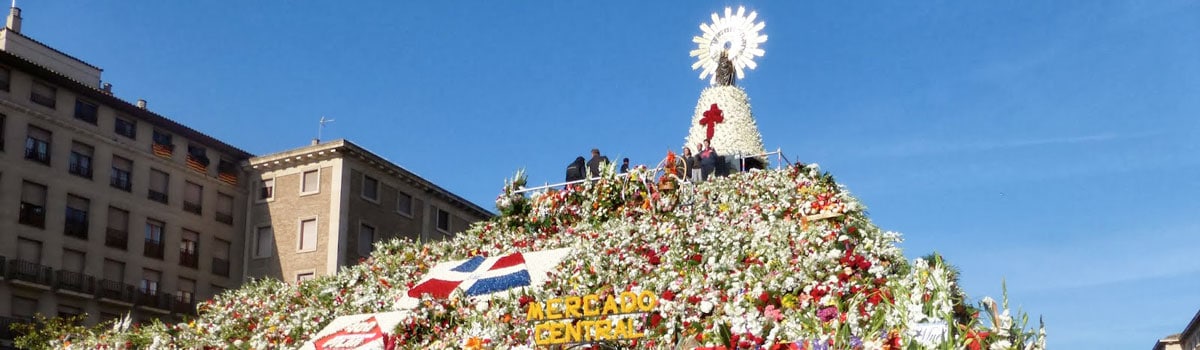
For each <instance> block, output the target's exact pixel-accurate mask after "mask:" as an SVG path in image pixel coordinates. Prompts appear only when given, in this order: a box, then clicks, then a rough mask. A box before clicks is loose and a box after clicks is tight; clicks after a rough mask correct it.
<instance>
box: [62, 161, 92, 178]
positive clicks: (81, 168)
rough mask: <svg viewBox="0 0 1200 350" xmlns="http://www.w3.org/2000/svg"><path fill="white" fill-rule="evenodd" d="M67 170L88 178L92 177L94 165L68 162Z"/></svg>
mask: <svg viewBox="0 0 1200 350" xmlns="http://www.w3.org/2000/svg"><path fill="white" fill-rule="evenodd" d="M67 172H69V173H71V174H72V175H77V176H79V177H83V178H87V179H91V178H92V167H91V166H87V165H83V164H78V163H71V164H68V165H67Z"/></svg>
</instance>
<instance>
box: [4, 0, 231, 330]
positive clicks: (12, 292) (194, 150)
mask: <svg viewBox="0 0 1200 350" xmlns="http://www.w3.org/2000/svg"><path fill="white" fill-rule="evenodd" d="M19 29H20V14H19V10H17V9H13V13H12V14H10V16H9V21H8V24H7V26H6V27H5V28H3V29H0V269H2V273H0V275H2V276H3V278H4V281H3V282H0V316H3V317H5V318H4V319H2V322H0V327H3V329H2V330H0V333H7V323H10V322H12V321H13V320H14V319H26V318H29V317H31V316H32V315H33V314H43V315H49V316H56V315H73V314H81V313H87V314H88V315H89V316H88V321H89V322H90V323H94V322H98V321H100V320H102V319H106V318H113V317H117V316H118V315H123V314H125V313H127V312H130V311H132V314H133V317H135V318H136V319H148V318H176V317H178V316H179V315H181V314H185V313H191V312H193V310H194V309H195V308H194V304H195V303H196V301H197V300H201V299H204V298H208V297H210V296H212V295H213V294H215V293H218V292H220V291H222V290H224V289H228V288H234V287H237V286H238V285H239V284H240V283H241V281H242V278H243V275H244V273H243V270H242V268H243V261H242V254H241V252H242V251H243V250H244V246H243V244H244V243H243V242H244V239H243V238H242V233H243V232H244V231H245V228H244V225H245V214H244V213H245V209H246V203H247V198H248V196H247V194H248V192H249V191H248V189H247V187H246V185H245V184H244V183H242V181H243V180H242V179H243V178H244V177H245V176H244V175H243V174H242V171H241V170H240V168H239V167H238V164H239V163H241V162H243V161H245V160H246V159H247V158H249V157H250V154H248V153H247V152H245V151H242V150H240V149H238V148H236V147H233V146H230V145H228V144H225V143H223V142H221V141H219V140H216V139H214V138H212V137H209V136H207V135H205V134H203V133H200V132H198V131H196V130H193V129H190V128H188V127H186V126H183V125H180V124H179V123H176V122H174V121H171V120H170V119H167V118H165V117H163V116H160V115H158V114H156V113H154V112H151V111H149V110H147V109H146V108H145V104H144V103H138V104H137V105H135V104H130V103H128V102H125V101H123V100H120V99H118V98H115V97H113V95H112V94H111V89H110V87H109V85H101V82H100V73H101V70H100V68H97V67H95V66H92V65H90V64H87V63H86V62H83V61H81V60H79V59H76V58H74V57H71V56H68V55H66V54H64V53H61V52H59V51H57V50H55V49H53V48H51V47H49V46H46V45H43V44H41V43H39V42H37V41H35V40H33V39H30V38H28V37H26V36H24V35H23V34H21V33H20V30H19Z"/></svg>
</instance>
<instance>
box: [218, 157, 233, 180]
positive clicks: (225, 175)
mask: <svg viewBox="0 0 1200 350" xmlns="http://www.w3.org/2000/svg"><path fill="white" fill-rule="evenodd" d="M233 164H234V163H233V161H230V160H226V159H221V160H220V161H217V179H218V180H221V181H222V182H224V183H227V184H230V185H237V183H238V175H237V167H236V166H234V165H233Z"/></svg>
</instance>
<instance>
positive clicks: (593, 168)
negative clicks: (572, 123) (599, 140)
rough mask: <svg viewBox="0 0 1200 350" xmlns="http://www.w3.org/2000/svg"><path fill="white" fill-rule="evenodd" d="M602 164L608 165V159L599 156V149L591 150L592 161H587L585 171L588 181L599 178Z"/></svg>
mask: <svg viewBox="0 0 1200 350" xmlns="http://www.w3.org/2000/svg"><path fill="white" fill-rule="evenodd" d="M604 164H608V157H605V156H602V155H600V149H599V148H593V149H592V159H588V161H587V170H588V174H587V177H588V178H589V179H590V178H593V177H597V176H600V166H602V165H604Z"/></svg>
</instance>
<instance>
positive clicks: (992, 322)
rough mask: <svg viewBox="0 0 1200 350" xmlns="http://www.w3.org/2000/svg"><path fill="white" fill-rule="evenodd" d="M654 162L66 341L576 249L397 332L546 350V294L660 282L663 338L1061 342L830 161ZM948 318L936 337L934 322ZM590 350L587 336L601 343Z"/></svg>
mask: <svg viewBox="0 0 1200 350" xmlns="http://www.w3.org/2000/svg"><path fill="white" fill-rule="evenodd" d="M656 175H657V174H654V173H652V172H650V171H648V170H645V169H644V168H639V169H635V170H633V171H631V173H630V174H629V175H627V176H618V175H615V174H613V173H612V169H611V168H609V169H606V170H605V171H604V174H603V176H602V178H601V179H600V180H598V181H593V182H587V183H583V184H581V185H578V186H571V187H567V188H565V189H562V190H558V191H550V192H545V193H539V194H534V195H530V196H526V195H522V194H518V193H516V192H518V190H519V189H520V188H521V186H522V185H523V184H524V179H523V176H521V175H520V174H518V176H517V178H516V179H515V180H513V181H510V182H509V183H508V184H507V185H506V186H505V187H504V192H503V193H502V194H501V195H500V196H499V197H498V199H497V207H498V209H499V210H500V213H501V215H500V216H498V217H496V218H494V219H492V220H489V221H486V222H481V223H478V224H475V225H474V226H472V227H471V228H470V229H469V230H467V231H465V232H463V233H461V234H459V235H458V236H457V237H456V238H454V239H451V240H447V241H443V242H433V243H429V244H425V245H421V244H417V243H415V242H412V241H406V240H396V241H390V242H384V243H380V244H378V245H377V246H376V250H375V252H374V254H373V255H372V256H371V257H370V258H369V259H366V260H365V261H363V262H362V263H360V264H358V265H355V266H352V267H347V268H345V269H343V270H342V271H341V272H339V273H338V274H336V275H334V276H327V277H322V278H318V279H316V280H312V281H307V282H304V283H300V284H298V285H293V284H287V283H283V282H279V281H276V280H272V279H267V280H259V281H254V282H251V283H249V284H248V285H246V286H244V287H242V288H240V289H237V290H231V291H228V292H226V293H224V294H222V295H220V296H218V297H217V298H215V299H214V300H212V301H209V302H206V303H204V304H201V305H200V306H199V308H198V316H196V317H195V318H194V319H191V320H187V321H186V322H181V323H177V324H164V323H160V322H154V323H149V324H142V325H133V326H131V325H128V324H127V323H121V322H117V324H115V325H102V326H100V327H97V328H95V329H91V330H78V329H76V330H74V331H72V332H62V333H58V334H55V335H54V337H53V339H51V340H50V344H47V347H49V348H78V349H91V348H97V347H105V348H110V349H111V348H153V349H167V348H187V349H192V348H213V349H217V348H220V349H225V348H234V349H293V348H298V347H300V345H301V344H302V343H303V342H304V341H306V340H308V339H310V338H312V336H313V335H314V334H315V333H316V332H318V331H319V330H321V328H322V327H323V326H325V325H326V324H328V323H329V322H330V320H332V319H333V318H335V317H338V316H341V315H351V314H360V313H370V312H383V311H392V310H395V309H396V307H397V306H396V305H397V304H398V302H399V301H400V300H402V299H404V298H406V297H407V296H406V292H407V291H408V290H409V288H412V287H413V286H414V284H416V283H417V282H418V281H420V280H421V278H422V277H423V276H424V275H425V273H426V272H427V271H429V270H430V268H431V267H432V266H434V265H435V264H437V263H439V262H442V261H452V260H461V259H468V258H470V257H473V256H501V255H503V254H507V253H510V252H513V251H537V250H546V249H559V248H570V249H571V251H572V253H571V254H569V255H567V256H565V257H564V258H562V260H561V263H559V264H558V265H557V268H556V269H554V270H553V271H551V272H550V273H549V275H548V276H547V278H546V279H545V281H544V282H542V283H539V284H540V285H538V286H535V287H536V288H530V289H526V290H523V291H522V292H520V293H510V294H507V295H499V296H495V297H492V298H489V299H487V300H478V299H472V298H466V297H462V295H461V294H460V293H456V294H455V295H451V296H450V297H449V298H443V299H438V298H433V297H430V296H429V295H425V296H424V297H423V298H421V299H420V300H419V302H418V303H417V304H416V305H415V307H414V308H413V309H412V310H411V313H410V314H409V316H408V317H407V319H406V320H404V321H403V322H401V323H400V325H399V326H397V327H395V329H394V335H392V336H390V337H389V338H388V339H387V344H389V346H393V347H395V348H404V349H443V348H465V349H492V348H494V349H513V348H518V349H529V348H540V347H538V346H536V345H534V343H533V337H534V335H533V334H532V333H533V332H532V331H531V330H532V329H533V328H534V327H533V324H532V322H530V321H527V320H526V315H527V312H528V310H529V309H530V307H529V306H530V304H532V303H537V302H538V301H541V300H547V299H550V298H555V297H561V296H570V295H576V296H578V295H586V294H594V295H611V294H614V293H620V292H623V291H635V292H641V291H650V292H653V293H654V294H656V295H658V298H659V299H658V304H657V306H656V307H655V308H654V309H653V310H652V311H650V312H648V313H646V314H644V315H643V316H644V317H642V318H641V319H639V320H638V324H639V327H640V329H639V331H640V332H641V333H643V334H644V335H645V336H644V337H642V338H640V339H635V340H626V341H623V342H617V343H615V344H609V345H616V346H621V347H625V348H639V349H640V348H647V349H695V348H707V349H720V348H727V349H734V348H742V349H758V348H765V349H897V348H905V349H908V348H970V349H979V348H1013V349H1030V348H1043V347H1044V332H1042V333H1035V332H1034V331H1032V330H1027V329H1026V327H1025V326H1026V325H1025V322H1026V321H1027V319H1022V318H1020V317H1017V318H1016V321H1017V322H1014V317H1013V316H1012V315H1010V314H1009V312H1008V310H1007V305H1006V304H1007V303H1005V305H1004V306H1003V307H1000V306H997V305H996V303H994V302H991V301H990V299H986V298H985V300H984V302H983V303H982V309H984V310H985V312H983V313H982V314H983V316H982V317H980V316H979V314H980V313H979V312H974V313H971V312H967V313H963V312H962V311H963V309H966V310H968V311H969V310H971V307H969V306H964V305H961V304H960V301H961V300H962V299H961V298H962V296H961V295H957V294H959V293H960V292H957V288H956V287H955V286H954V285H953V283H954V282H953V281H954V278H953V276H952V271H951V270H948V269H947V268H946V265H945V264H943V263H941V262H940V261H925V260H921V259H917V260H915V261H913V262H909V261H907V260H906V259H905V257H904V256H903V255H902V253H901V251H900V249H899V248H898V247H897V246H896V243H897V242H899V241H900V239H901V238H900V235H899V234H897V233H894V232H886V231H883V230H880V229H879V228H878V227H876V226H875V225H873V224H872V223H871V222H870V220H869V219H868V218H867V216H866V215H865V211H864V209H865V208H864V207H863V205H861V204H860V203H859V202H858V201H857V200H856V199H854V197H851V196H850V195H849V193H848V192H847V191H846V190H845V189H844V188H843V187H842V186H840V185H838V184H836V183H834V181H833V179H832V177H831V176H829V175H828V174H822V173H820V172H819V170H818V168H817V167H816V165H794V166H789V167H784V168H782V169H778V170H763V171H759V170H752V171H750V172H745V173H738V174H734V175H732V176H729V177H726V178H716V179H715V180H712V181H708V182H704V183H699V184H695V183H688V182H678V181H676V179H675V178H674V177H671V176H667V177H666V178H665V179H662V178H660V179H657V180H656V178H655V177H656ZM930 330H932V331H930ZM583 348H586V347H583Z"/></svg>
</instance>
